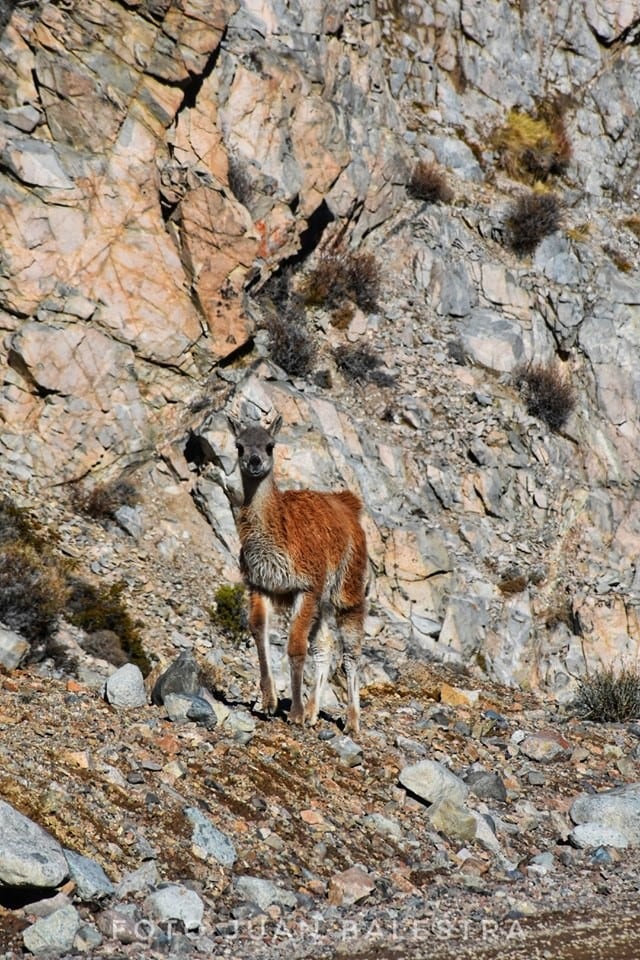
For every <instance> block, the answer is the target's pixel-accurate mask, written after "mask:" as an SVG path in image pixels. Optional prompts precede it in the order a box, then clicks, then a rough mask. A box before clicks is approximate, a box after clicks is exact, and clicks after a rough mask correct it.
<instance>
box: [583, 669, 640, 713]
mask: <svg viewBox="0 0 640 960" xmlns="http://www.w3.org/2000/svg"><path fill="white" fill-rule="evenodd" d="M578 684H579V685H578V691H577V694H576V698H575V701H574V707H575V710H576V712H577V713H578V714H579V715H580V716H582V717H583V718H584V719H585V720H593V721H595V722H596V723H624V721H626V720H636V719H638V718H640V673H638V671H637V670H635V669H631V668H629V667H622V668H620V669H618V670H615V669H614V668H613V667H603V668H602V669H601V670H597V671H596V672H595V673H592V674H590V675H589V676H587V677H582V678H581V679H580V680H579V681H578Z"/></svg>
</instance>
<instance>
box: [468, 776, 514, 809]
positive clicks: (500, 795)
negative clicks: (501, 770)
mask: <svg viewBox="0 0 640 960" xmlns="http://www.w3.org/2000/svg"><path fill="white" fill-rule="evenodd" d="M465 783H466V785H467V786H468V787H469V790H470V791H471V793H472V794H473V795H474V796H476V797H479V798H480V799H481V800H498V801H499V802H500V803H504V802H505V801H506V799H507V788H506V787H505V785H504V781H503V780H502V778H501V777H500V776H499V775H498V774H497V773H492V772H491V771H489V770H472V771H470V773H468V774H467V776H466V777H465Z"/></svg>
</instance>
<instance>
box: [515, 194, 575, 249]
mask: <svg viewBox="0 0 640 960" xmlns="http://www.w3.org/2000/svg"><path fill="white" fill-rule="evenodd" d="M560 217H561V207H560V201H559V200H558V198H557V197H556V195H555V194H553V193H538V192H536V191H531V192H530V193H524V194H522V195H521V196H520V197H518V199H517V200H515V201H514V203H513V204H512V205H511V206H510V207H509V210H508V212H507V217H506V221H505V226H506V228H507V242H508V244H509V246H510V247H511V249H512V250H513V251H514V253H517V254H519V255H523V254H528V253H533V251H534V250H535V248H536V247H537V246H538V244H539V243H540V241H541V240H544V238H545V237H548V236H549V235H550V234H551V233H554V232H555V231H556V230H558V229H559V228H560Z"/></svg>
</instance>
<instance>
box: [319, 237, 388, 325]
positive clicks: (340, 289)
mask: <svg viewBox="0 0 640 960" xmlns="http://www.w3.org/2000/svg"><path fill="white" fill-rule="evenodd" d="M301 293H302V296H303V297H304V301H305V303H306V304H307V305H309V306H322V307H325V308H326V309H328V310H331V309H334V308H336V307H339V306H340V305H341V304H342V303H344V301H345V300H352V301H353V302H354V303H357V305H358V306H359V307H360V308H361V309H362V310H375V309H376V307H377V306H378V297H379V296H380V265H379V263H378V260H377V257H376V256H375V255H374V254H373V253H367V252H360V253H356V252H353V251H350V250H335V251H331V252H330V253H324V254H322V256H321V257H320V259H319V260H318V263H317V264H316V266H315V267H314V268H313V270H311V271H310V272H309V273H308V274H307V276H306V277H305V278H304V280H303V282H302V284H301Z"/></svg>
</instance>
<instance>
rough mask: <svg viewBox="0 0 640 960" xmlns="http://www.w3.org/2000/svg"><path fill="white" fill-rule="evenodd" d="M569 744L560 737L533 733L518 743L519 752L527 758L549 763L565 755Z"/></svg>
mask: <svg viewBox="0 0 640 960" xmlns="http://www.w3.org/2000/svg"><path fill="white" fill-rule="evenodd" d="M568 748H569V744H568V743H567V741H566V740H564V739H563V738H562V737H560V736H558V737H555V736H545V735H543V734H539V733H534V734H530V735H529V736H527V737H525V738H524V740H523V741H522V743H521V744H520V752H521V753H523V754H524V756H525V757H528V758H529V760H536V761H537V762H538V763H551V762H552V761H553V760H558V759H559V758H560V757H563V756H565V754H566V753H567V750H568Z"/></svg>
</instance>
